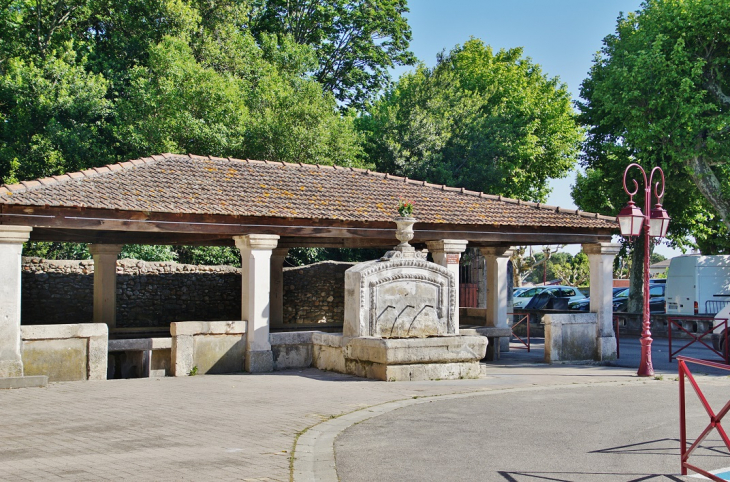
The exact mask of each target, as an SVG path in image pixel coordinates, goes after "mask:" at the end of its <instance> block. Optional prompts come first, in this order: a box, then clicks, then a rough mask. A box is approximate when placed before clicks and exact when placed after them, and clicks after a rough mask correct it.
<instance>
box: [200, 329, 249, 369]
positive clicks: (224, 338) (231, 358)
mask: <svg viewBox="0 0 730 482" xmlns="http://www.w3.org/2000/svg"><path fill="white" fill-rule="evenodd" d="M245 352H246V337H245V336H244V335H240V334H239V335H204V336H201V335H199V336H194V337H193V366H197V367H198V373H199V374H204V373H241V372H243V359H244V354H245Z"/></svg>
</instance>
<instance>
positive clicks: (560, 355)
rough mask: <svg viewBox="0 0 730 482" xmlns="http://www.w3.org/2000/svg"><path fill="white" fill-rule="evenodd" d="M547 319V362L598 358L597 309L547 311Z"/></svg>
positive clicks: (545, 320) (545, 321) (544, 320)
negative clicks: (586, 310)
mask: <svg viewBox="0 0 730 482" xmlns="http://www.w3.org/2000/svg"><path fill="white" fill-rule="evenodd" d="M543 323H544V325H545V362H546V363H553V362H557V361H586V360H596V359H597V356H598V346H597V341H596V332H597V329H598V325H597V317H596V314H595V313H570V314H564V313H555V314H546V315H545V316H543Z"/></svg>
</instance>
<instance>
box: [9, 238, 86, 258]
mask: <svg viewBox="0 0 730 482" xmlns="http://www.w3.org/2000/svg"><path fill="white" fill-rule="evenodd" d="M23 256H29V257H36V258H45V259H76V260H82V259H91V253H90V252H89V247H88V245H87V244H86V243H49V242H46V241H28V242H27V243H25V244H23Z"/></svg>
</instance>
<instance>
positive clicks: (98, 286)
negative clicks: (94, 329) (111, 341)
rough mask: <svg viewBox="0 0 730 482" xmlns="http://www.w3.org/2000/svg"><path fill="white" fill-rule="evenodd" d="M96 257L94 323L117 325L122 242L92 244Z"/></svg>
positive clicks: (90, 248) (111, 326)
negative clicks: (118, 278)
mask: <svg viewBox="0 0 730 482" xmlns="http://www.w3.org/2000/svg"><path fill="white" fill-rule="evenodd" d="M89 251H90V252H91V255H92V256H93V258H94V323H106V325H107V326H108V327H109V330H110V331H111V330H113V329H114V328H116V327H117V256H119V253H121V252H122V245H121V244H90V245H89Z"/></svg>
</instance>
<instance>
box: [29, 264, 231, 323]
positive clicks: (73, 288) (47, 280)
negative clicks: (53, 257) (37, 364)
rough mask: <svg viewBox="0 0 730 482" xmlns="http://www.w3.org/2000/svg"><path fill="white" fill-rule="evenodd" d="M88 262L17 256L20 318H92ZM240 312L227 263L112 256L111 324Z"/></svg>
mask: <svg viewBox="0 0 730 482" xmlns="http://www.w3.org/2000/svg"><path fill="white" fill-rule="evenodd" d="M93 273H94V263H93V261H91V260H87V261H45V260H43V261H42V260H39V259H37V258H24V259H23V277H22V283H23V284H22V304H21V308H22V315H21V317H22V323H23V324H24V325H31V324H56V323H88V322H91V321H92V318H93V313H92V308H93V293H94V277H93ZM240 318H241V275H240V272H239V270H238V269H237V268H234V267H232V266H195V265H188V264H178V263H173V262H159V263H148V262H144V261H137V260H129V259H124V260H119V261H117V326H118V327H120V328H123V327H137V326H144V327H155V326H167V325H169V324H170V322H173V321H190V320H196V321H201V320H202V321H218V320H236V319H240Z"/></svg>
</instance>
